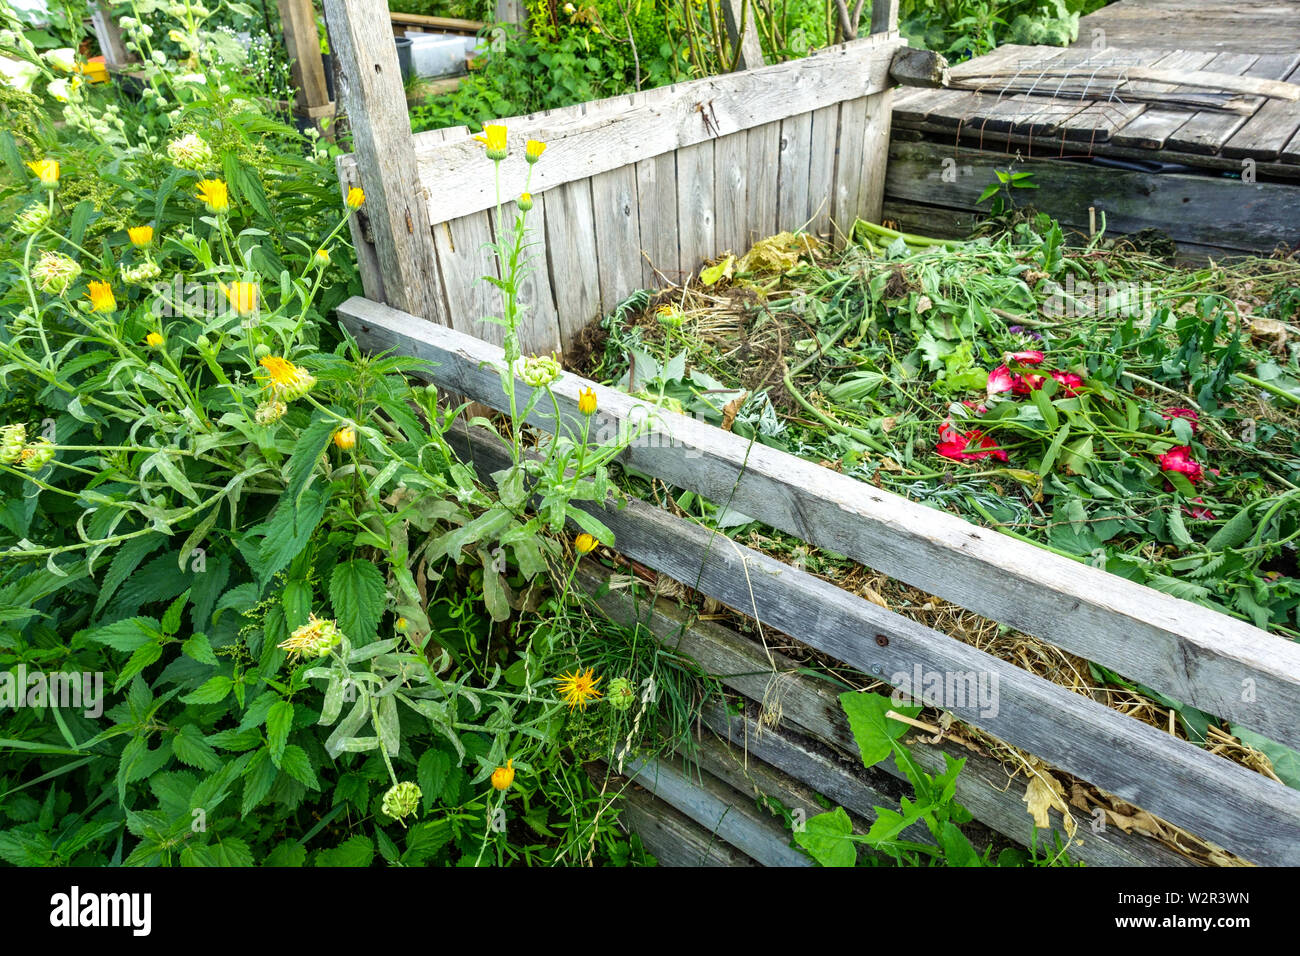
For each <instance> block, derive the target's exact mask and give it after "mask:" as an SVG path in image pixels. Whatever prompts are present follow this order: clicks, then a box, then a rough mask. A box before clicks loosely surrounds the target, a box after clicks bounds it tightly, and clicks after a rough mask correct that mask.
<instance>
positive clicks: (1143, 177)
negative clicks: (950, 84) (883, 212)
mask: <svg viewBox="0 0 1300 956" xmlns="http://www.w3.org/2000/svg"><path fill="white" fill-rule="evenodd" d="M953 155H957V157H958V158H957V163H958V165H959V166H960V167H961V168H962V170H963V175H961V176H958V177H957V181H956V182H951V183H950V182H944V181H943V179H942V175H943V168H942V166H941V163H942V160H943V159H944V158H947V157H950V156H953ZM1005 165H1006V157H1005V155H1004V154H1001V153H994V152H988V151H981V150H975V149H961V150H958V151H954V149H953V147H952V146H951V145H944V144H937V143H926V142H916V143H903V142H898V141H895V142H894V143H892V144H891V146H890V156H889V166H888V185H887V189H888V192H889V195H890V196H891V197H893V198H895V199H901V200H907V201H909V202H916V203H931V204H933V203H935V201H936V197H938V196H942V202H943V205H945V206H949V207H952V208H955V209H962V210H967V211H971V212H974V211H977V210H980V209H981V208H982V207H981V206H980V205H979V202H978V200H979V194H980V192H981V191H982V189H983V186H984V185H986V184H987V183H989V182H992V181H993V178H994V170H996V169H999V168H1003V167H1005ZM968 167H969V168H970V170H971V175H969V176H968V175H965V174H964V171H965V170H966V168H968ZM1020 168H1021V169H1024V170H1029V171H1032V172H1033V173H1034V182H1035V183H1037V184H1038V185H1039V187H1040V188H1039V189H1038V190H1036V191H1035V192H1034V197H1033V199H1034V205H1035V206H1036V207H1037V208H1038V209H1039V210H1040V211H1042V212H1046V213H1048V214H1049V215H1052V216H1055V217H1056V218H1058V219H1059V220H1060V221H1061V222H1062V223H1063V224H1066V225H1070V226H1075V227H1078V228H1086V227H1087V226H1088V207H1089V206H1093V207H1095V208H1097V209H1098V210H1099V211H1104V212H1105V213H1106V220H1107V226H1108V227H1109V228H1111V229H1113V230H1115V231H1116V232H1120V233H1133V232H1137V231H1139V230H1141V229H1145V228H1148V227H1151V228H1157V229H1160V230H1162V231H1163V232H1166V233H1168V234H1169V235H1170V236H1172V237H1173V238H1174V239H1175V240H1177V241H1179V242H1189V243H1198V244H1201V245H1212V246H1220V247H1222V248H1224V249H1231V250H1235V251H1238V252H1243V253H1251V252H1264V253H1268V252H1270V251H1272V249H1273V247H1274V246H1275V245H1276V244H1277V243H1279V242H1286V243H1293V242H1294V241H1295V222H1296V221H1297V219H1300V190H1297V189H1295V188H1294V187H1293V186H1288V185H1284V184H1281V183H1266V182H1256V183H1243V182H1240V181H1238V180H1230V179H1224V178H1221V177H1214V176H1197V175H1188V174H1182V173H1145V172H1136V171H1128V170H1121V169H1112V168H1108V167H1103V166H1095V165H1092V164H1084V163H1070V162H1061V161H1057V160H1053V159H1041V158H1038V157H1032V158H1028V159H1026V160H1025V162H1024V164H1023V165H1022V166H1021V167H1020Z"/></svg>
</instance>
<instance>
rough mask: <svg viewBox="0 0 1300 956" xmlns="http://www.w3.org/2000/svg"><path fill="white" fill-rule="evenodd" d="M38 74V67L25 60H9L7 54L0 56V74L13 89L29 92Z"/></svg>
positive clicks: (39, 72)
mask: <svg viewBox="0 0 1300 956" xmlns="http://www.w3.org/2000/svg"><path fill="white" fill-rule="evenodd" d="M40 74H41V71H40V68H39V67H37V66H35V65H34V64H32V63H28V62H27V61H26V60H11V59H9V57H7V56H0V76H3V77H4V78H5V81H6V83H7V84H8V85H9V86H12V87H13V88H14V89H15V90H21V91H22V92H24V93H30V92H31V91H32V83H33V82H35V80H36V77H38V76H40Z"/></svg>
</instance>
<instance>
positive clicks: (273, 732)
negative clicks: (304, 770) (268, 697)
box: [266, 700, 293, 767]
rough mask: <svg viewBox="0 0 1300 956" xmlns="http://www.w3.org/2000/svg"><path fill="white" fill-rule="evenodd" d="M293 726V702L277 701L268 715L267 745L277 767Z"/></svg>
mask: <svg viewBox="0 0 1300 956" xmlns="http://www.w3.org/2000/svg"><path fill="white" fill-rule="evenodd" d="M292 728H293V704H291V703H290V702H289V701H287V700H280V701H276V702H275V703H274V704H272V705H271V709H270V710H269V711H268V712H267V715H266V747H267V750H268V751H270V754H271V760H272V761H273V762H274V763H275V765H276V766H277V767H278V766H280V758H281V756H282V755H283V754H284V748H285V744H286V743H287V741H288V739H289V731H290V730H291V729H292Z"/></svg>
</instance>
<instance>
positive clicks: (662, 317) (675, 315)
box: [655, 305, 685, 329]
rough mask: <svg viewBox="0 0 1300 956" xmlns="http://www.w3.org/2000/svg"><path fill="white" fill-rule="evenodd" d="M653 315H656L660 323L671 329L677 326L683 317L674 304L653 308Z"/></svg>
mask: <svg viewBox="0 0 1300 956" xmlns="http://www.w3.org/2000/svg"><path fill="white" fill-rule="evenodd" d="M655 315H656V316H658V318H659V321H660V322H661V323H663V324H664V325H666V326H668V327H669V328H673V329H676V328H679V327H680V326H681V324H682V319H684V318H685V316H683V315H682V314H681V312H679V311H678V310H677V306H675V305H661V306H659V308H657V309H655Z"/></svg>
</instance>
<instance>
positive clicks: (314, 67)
mask: <svg viewBox="0 0 1300 956" xmlns="http://www.w3.org/2000/svg"><path fill="white" fill-rule="evenodd" d="M276 2H277V5H278V6H279V9H280V23H281V25H282V26H283V28H284V45H285V47H286V48H287V49H288V51H289V64H290V66H289V69H290V70H291V71H292V73H293V86H294V90H295V91H296V92H297V99H298V102H297V104H296V108H295V110H294V112H295V113H296V114H297V115H298V116H299V117H301V118H304V119H308V120H311V121H312V122H313V123H317V124H319V122H320V120H321V119H322V118H323V117H325V116H328V115H329V114H330V113H331V112H332V108H331V105H330V95H329V87H328V86H326V85H325V64H324V61H323V60H322V59H321V54H320V36H319V34H318V33H317V32H316V10H315V8H314V7H313V6H312V0H276Z"/></svg>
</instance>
